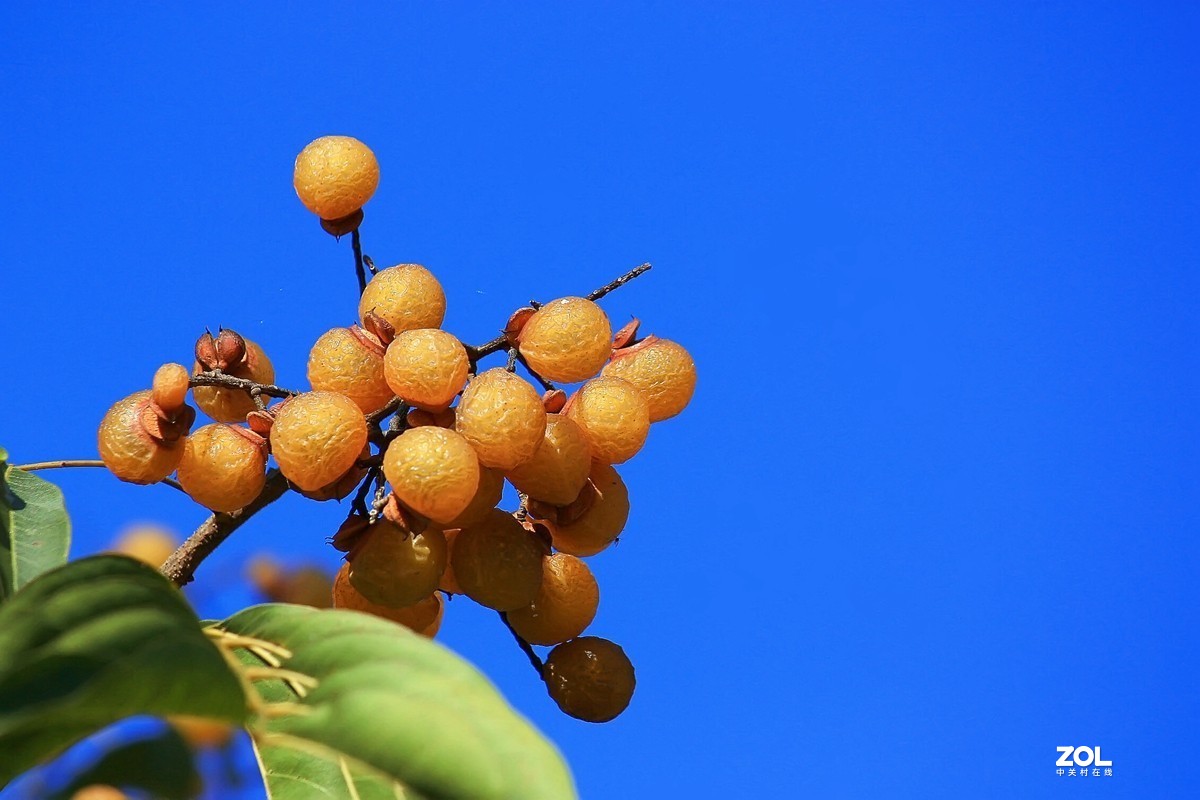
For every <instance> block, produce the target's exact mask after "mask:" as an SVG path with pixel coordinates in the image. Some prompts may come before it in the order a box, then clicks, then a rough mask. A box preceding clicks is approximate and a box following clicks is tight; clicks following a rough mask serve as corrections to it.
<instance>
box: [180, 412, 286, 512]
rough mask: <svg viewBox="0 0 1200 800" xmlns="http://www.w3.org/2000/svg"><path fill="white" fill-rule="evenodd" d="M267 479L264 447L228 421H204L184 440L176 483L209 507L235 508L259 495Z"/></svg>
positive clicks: (213, 509) (194, 498) (211, 509)
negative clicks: (202, 425)
mask: <svg viewBox="0 0 1200 800" xmlns="http://www.w3.org/2000/svg"><path fill="white" fill-rule="evenodd" d="M249 435H250V436H251V437H253V436H255V434H249ZM266 480H267V457H266V453H265V452H264V448H263V447H262V445H261V444H256V443H255V442H254V441H253V440H252V439H251V438H248V437H247V436H246V435H245V434H243V433H239V432H238V431H237V430H235V429H234V428H233V427H232V426H230V425H225V424H222V423H216V424H213V425H205V426H204V427H203V428H199V429H198V430H196V431H194V432H193V433H192V435H191V436H189V437H188V438H187V441H186V442H185V443H184V448H183V458H182V459H181V460H180V462H179V483H180V484H181V485H182V486H183V489H184V491H186V492H187V493H188V495H190V496H191V498H192V499H193V500H195V501H196V502H197V503H199V504H200V505H202V506H204V507H205V508H207V509H208V510H210V511H223V512H226V513H228V512H231V511H237V510H238V509H239V508H242V507H244V506H245V505H246V504H247V503H249V502H250V501H252V500H253V499H254V498H256V497H258V495H259V493H260V492H261V491H262V488H263V484H264V483H266Z"/></svg>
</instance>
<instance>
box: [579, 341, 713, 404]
mask: <svg viewBox="0 0 1200 800" xmlns="http://www.w3.org/2000/svg"><path fill="white" fill-rule="evenodd" d="M601 374H603V375H604V376H605V377H609V378H623V379H625V380H627V381H629V382H630V383H632V384H633V385H634V386H636V387H637V388H639V389H641V390H642V394H644V395H645V396H646V402H647V404H648V407H649V411H650V421H651V422H661V421H662V420H664V419H669V418H670V417H673V416H675V415H676V414H678V413H679V412H680V411H683V409H684V407H686V406H687V404H688V402H689V401H690V400H691V399H692V394H693V393H694V392H695V391H696V362H695V361H693V360H692V356H691V355H690V354H689V353H688V351H687V350H685V349H684V348H683V346H682V345H679V344H676V343H675V342H672V341H671V340H670V339H659V338H658V337H657V336H648V337H646V338H645V339H644V340H642V341H641V342H638V343H637V344H635V345H634V346H633V347H627V348H624V349H621V350H618V351H616V352H615V353H614V354H613V358H612V361H610V362H609V363H608V364H606V365H605V366H604V369H603V370H602V372H601Z"/></svg>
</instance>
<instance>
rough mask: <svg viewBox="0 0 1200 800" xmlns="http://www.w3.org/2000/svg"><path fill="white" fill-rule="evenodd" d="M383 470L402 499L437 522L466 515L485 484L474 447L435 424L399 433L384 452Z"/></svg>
mask: <svg viewBox="0 0 1200 800" xmlns="http://www.w3.org/2000/svg"><path fill="white" fill-rule="evenodd" d="M383 473H384V475H386V476H387V479H388V482H389V483H390V484H391V485H392V491H393V492H395V494H396V497H397V498H399V499H400V501H401V502H402V503H404V504H405V505H406V506H408V507H409V508H411V509H412V510H413V511H416V512H417V513H418V514H421V515H422V516H425V517H428V518H429V519H431V520H433V521H434V522H441V523H445V522H449V521H450V520H452V519H454V518H455V517H457V516H458V515H459V514H461V513H462V512H463V511H464V510H465V509H466V508H467V507H468V506H469V505H470V504H471V500H472V499H473V498H474V497H475V491H476V489H478V488H479V459H478V458H476V457H475V451H474V450H472V449H471V445H470V444H468V443H467V440H466V439H464V438H463V437H462V436H460V435H458V434H457V433H455V432H454V431H451V430H446V429H445V428H436V427H433V426H426V427H422V428H412V429H410V430H407V431H405V432H404V433H402V434H400V436H398V437H396V439H394V440H393V441H392V443H391V444H389V445H388V449H387V452H386V453H384V456H383Z"/></svg>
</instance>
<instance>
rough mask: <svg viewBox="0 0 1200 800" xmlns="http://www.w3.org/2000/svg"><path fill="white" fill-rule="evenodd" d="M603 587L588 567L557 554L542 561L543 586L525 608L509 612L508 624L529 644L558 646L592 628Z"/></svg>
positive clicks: (564, 555)
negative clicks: (590, 626) (597, 582)
mask: <svg viewBox="0 0 1200 800" xmlns="http://www.w3.org/2000/svg"><path fill="white" fill-rule="evenodd" d="M599 605H600V587H599V586H598V585H597V584H596V579H595V577H593V576H592V571H591V570H590V569H588V566H587V564H585V563H583V562H582V561H580V560H579V559H578V558H576V557H575V556H571V555H567V554H566V553H555V554H554V555H552V556H548V557H547V558H544V559H542V586H541V588H540V589H538V593H537V597H535V598H534V599H533V602H532V603H530V604H529V605H528V606H526V607H525V608H518V609H517V610H515V611H510V612H508V623H509V624H510V625H512V627H513V630H515V631H516V632H517V633H518V634H520V636H521V638H522V639H524V640H525V641H527V642H529V643H530V644H559V643H560V642H565V641H567V640H568V639H574V638H575V637H576V636H578V635H579V634H581V633H583V631H584V630H585V629H586V628H587V626H588V625H591V624H592V620H593V619H595V618H596V608H597V606H599Z"/></svg>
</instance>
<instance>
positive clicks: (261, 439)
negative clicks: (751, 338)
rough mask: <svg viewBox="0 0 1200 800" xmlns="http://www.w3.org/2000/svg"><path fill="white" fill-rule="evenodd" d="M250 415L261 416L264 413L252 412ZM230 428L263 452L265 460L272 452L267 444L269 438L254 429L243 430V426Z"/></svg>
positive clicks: (231, 426)
mask: <svg viewBox="0 0 1200 800" xmlns="http://www.w3.org/2000/svg"><path fill="white" fill-rule="evenodd" d="M250 413H251V414H260V413H262V412H260V411H252V412H250ZM247 416H249V415H247ZM229 427H230V428H232V429H233V432H234V433H236V434H238V435H239V436H241V437H242V438H243V439H245V440H246V441H248V442H250V443H251V444H253V445H254V446H255V447H257V448H258V449H259V450H261V451H262V454H263V458H266V456H267V454H268V453H270V452H271V448H270V445H269V444H268V443H267V437H266V436H264V435H262V434H261V433H259V432H258V431H256V430H254V429H252V428H243V427H242V426H241V425H230V426H229Z"/></svg>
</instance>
